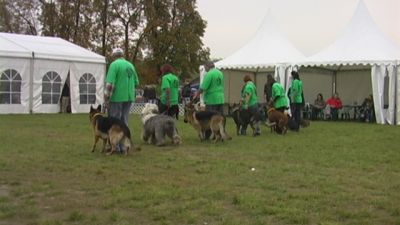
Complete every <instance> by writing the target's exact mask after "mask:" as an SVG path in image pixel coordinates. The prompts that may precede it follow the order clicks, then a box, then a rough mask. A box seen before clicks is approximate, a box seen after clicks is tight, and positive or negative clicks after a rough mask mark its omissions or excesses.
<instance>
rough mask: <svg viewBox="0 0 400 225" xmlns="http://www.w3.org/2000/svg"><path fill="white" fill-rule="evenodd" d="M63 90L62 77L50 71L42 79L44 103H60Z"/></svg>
mask: <svg viewBox="0 0 400 225" xmlns="http://www.w3.org/2000/svg"><path fill="white" fill-rule="evenodd" d="M60 92H61V77H60V75H59V74H58V73H57V72H54V71H49V72H47V73H46V74H45V75H44V76H43V79H42V104H58V102H59V100H60Z"/></svg>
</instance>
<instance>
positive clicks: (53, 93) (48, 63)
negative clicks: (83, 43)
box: [0, 33, 105, 114]
mask: <svg viewBox="0 0 400 225" xmlns="http://www.w3.org/2000/svg"><path fill="white" fill-rule="evenodd" d="M0 73H1V74H0V113H2V114H3V113H30V112H32V113H56V112H59V109H60V105H59V104H60V97H61V91H62V88H63V87H64V85H65V83H66V80H67V78H68V75H70V76H69V79H70V97H71V111H72V112H73V113H80V112H88V111H89V107H90V105H91V104H101V103H102V102H103V96H102V93H103V88H104V74H105V58H104V57H103V56H101V55H98V54H96V53H93V52H91V51H89V50H87V49H84V48H82V47H80V46H78V45H75V44H73V43H70V42H68V41H66V40H63V39H61V38H55V37H41V36H30V35H19V34H9V33H0Z"/></svg>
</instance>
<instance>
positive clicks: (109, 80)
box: [104, 48, 139, 126]
mask: <svg viewBox="0 0 400 225" xmlns="http://www.w3.org/2000/svg"><path fill="white" fill-rule="evenodd" d="M112 56H113V57H114V58H115V60H114V61H113V62H112V63H111V64H110V67H109V69H108V72H107V77H106V88H105V92H104V105H105V107H106V108H108V116H109V117H114V118H117V119H120V120H122V121H123V122H124V123H125V124H126V126H128V117H129V111H130V109H131V104H132V102H135V99H136V87H137V86H138V85H139V79H138V75H137V73H136V69H135V67H134V66H133V64H132V63H130V62H129V61H127V60H126V59H124V51H123V50H122V49H121V48H115V49H114V50H113V51H112Z"/></svg>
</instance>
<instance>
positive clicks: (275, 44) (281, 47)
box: [216, 12, 305, 103]
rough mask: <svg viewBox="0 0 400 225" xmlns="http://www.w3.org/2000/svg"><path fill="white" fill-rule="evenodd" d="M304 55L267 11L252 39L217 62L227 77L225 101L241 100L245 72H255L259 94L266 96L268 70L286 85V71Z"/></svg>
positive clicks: (217, 65) (301, 59) (254, 76)
mask: <svg viewBox="0 0 400 225" xmlns="http://www.w3.org/2000/svg"><path fill="white" fill-rule="evenodd" d="M304 58H305V57H304V55H303V54H302V53H301V52H300V51H299V50H297V49H296V48H295V47H294V45H293V44H292V43H291V42H290V41H289V40H288V39H287V37H286V35H284V34H283V32H282V31H280V30H279V27H278V26H277V23H276V22H275V19H274V18H273V16H272V14H271V13H270V12H268V13H267V14H266V16H265V17H264V20H263V22H262V24H261V26H260V27H259V29H258V31H257V32H256V34H255V36H254V37H253V39H251V40H250V42H248V43H247V44H246V45H244V46H243V47H242V48H240V49H239V50H238V51H236V52H235V53H233V54H232V55H231V56H229V57H227V58H225V59H223V60H221V61H218V62H217V63H216V67H217V68H219V69H222V70H223V72H224V75H225V77H226V80H225V94H226V96H228V99H227V100H226V101H227V102H228V103H233V102H238V101H239V99H240V89H241V87H242V85H243V80H242V79H243V76H244V75H245V74H252V75H253V78H254V81H255V84H256V86H257V90H258V96H263V87H264V84H265V82H266V74H267V73H272V74H273V73H275V77H276V78H277V80H279V81H280V82H281V83H282V84H283V85H284V86H286V85H287V79H285V78H287V77H288V76H286V74H287V73H290V72H291V67H290V65H291V64H293V63H296V62H299V61H303V60H304ZM260 100H262V97H260Z"/></svg>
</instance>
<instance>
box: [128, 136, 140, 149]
mask: <svg viewBox="0 0 400 225" xmlns="http://www.w3.org/2000/svg"><path fill="white" fill-rule="evenodd" d="M126 139H128V141H129V150H134V151H140V150H142V149H141V148H140V146H135V145H134V144H133V141H132V139H130V138H128V137H126V138H125V140H126Z"/></svg>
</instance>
